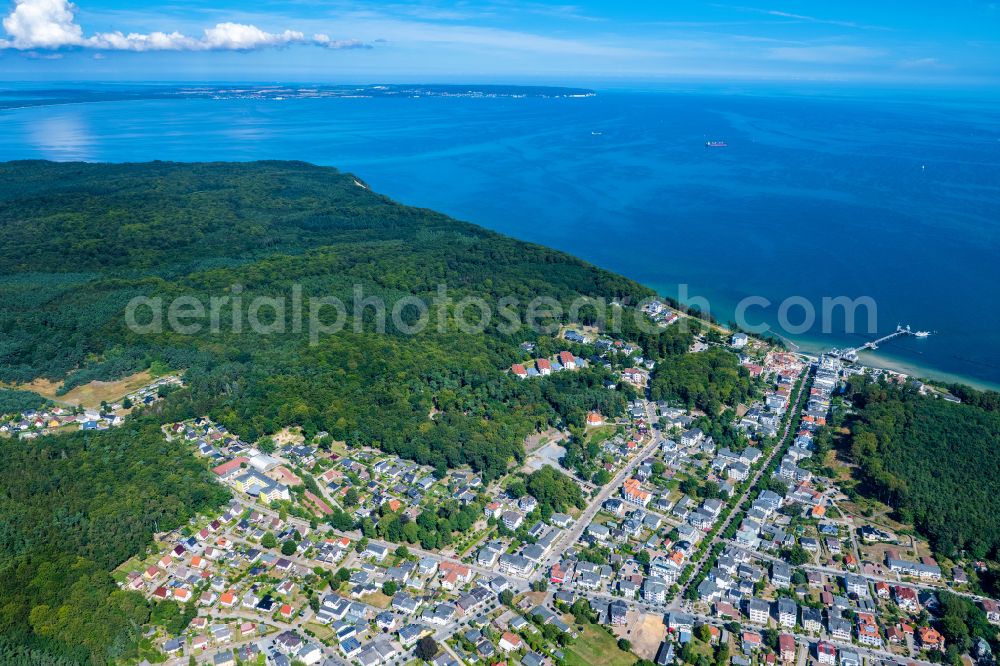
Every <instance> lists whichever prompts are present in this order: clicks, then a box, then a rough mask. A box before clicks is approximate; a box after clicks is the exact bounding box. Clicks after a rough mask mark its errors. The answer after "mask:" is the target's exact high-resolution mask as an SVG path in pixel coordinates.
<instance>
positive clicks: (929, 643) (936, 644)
mask: <svg viewBox="0 0 1000 666" xmlns="http://www.w3.org/2000/svg"><path fill="white" fill-rule="evenodd" d="M917 635H918V636H920V644H921V645H922V646H923V647H925V648H927V649H928V650H944V636H942V635H941V632H939V631H938V630H937V629H935V628H934V627H920V629H918V630H917Z"/></svg>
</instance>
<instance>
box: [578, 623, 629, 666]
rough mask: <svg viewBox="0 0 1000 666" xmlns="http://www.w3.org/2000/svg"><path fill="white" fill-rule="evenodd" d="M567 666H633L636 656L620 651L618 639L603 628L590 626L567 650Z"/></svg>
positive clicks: (585, 628)
mask: <svg viewBox="0 0 1000 666" xmlns="http://www.w3.org/2000/svg"><path fill="white" fill-rule="evenodd" d="M564 651H565V653H566V665H567V666H593V665H594V664H601V666H632V664H634V663H635V660H636V656H635V655H634V654H632V653H630V652H622V651H621V650H619V649H618V639H616V638H615V637H614V636H612V635H611V633H610V632H608V631H607V630H606V629H604V628H603V627H599V626H596V625H593V624H588V625H586V626H585V627H584V628H583V631H582V632H580V636H579V637H578V638H577V639H576V640H575V641H574V642H573V644H572V645H570V646H568V647H567V648H566V649H565V650H564Z"/></svg>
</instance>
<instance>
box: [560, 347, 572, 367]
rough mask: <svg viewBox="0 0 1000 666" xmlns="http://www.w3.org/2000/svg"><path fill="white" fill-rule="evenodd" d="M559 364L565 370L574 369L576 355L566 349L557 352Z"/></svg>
mask: <svg viewBox="0 0 1000 666" xmlns="http://www.w3.org/2000/svg"><path fill="white" fill-rule="evenodd" d="M559 364H560V365H562V367H564V368H566V369H567V370H575V369H576V357H575V356H573V354H571V353H569V352H568V351H561V352H559Z"/></svg>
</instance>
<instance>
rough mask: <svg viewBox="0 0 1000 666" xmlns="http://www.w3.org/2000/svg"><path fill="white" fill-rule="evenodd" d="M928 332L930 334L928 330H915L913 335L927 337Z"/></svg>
mask: <svg viewBox="0 0 1000 666" xmlns="http://www.w3.org/2000/svg"><path fill="white" fill-rule="evenodd" d="M930 334H931V332H930V331H917V332H916V333H914V334H913V335H914V336H916V337H918V338H926V337H928V336H929V335H930Z"/></svg>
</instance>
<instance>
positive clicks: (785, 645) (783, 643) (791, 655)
mask: <svg viewBox="0 0 1000 666" xmlns="http://www.w3.org/2000/svg"><path fill="white" fill-rule="evenodd" d="M778 652H779V653H780V654H781V661H786V662H793V661H795V639H794V638H792V636H791V634H781V635H780V636H778Z"/></svg>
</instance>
